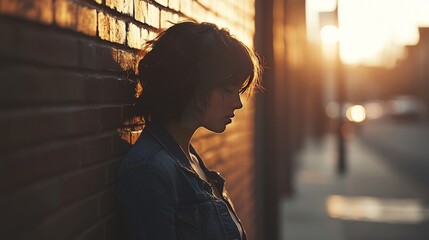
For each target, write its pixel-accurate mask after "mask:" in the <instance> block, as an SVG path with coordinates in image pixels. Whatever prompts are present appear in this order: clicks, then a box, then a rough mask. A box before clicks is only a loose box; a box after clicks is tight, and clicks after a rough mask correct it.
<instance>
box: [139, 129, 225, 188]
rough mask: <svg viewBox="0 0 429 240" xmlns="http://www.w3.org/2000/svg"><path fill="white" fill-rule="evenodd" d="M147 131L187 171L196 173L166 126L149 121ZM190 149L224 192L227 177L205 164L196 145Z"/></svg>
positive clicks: (207, 173) (210, 177)
mask: <svg viewBox="0 0 429 240" xmlns="http://www.w3.org/2000/svg"><path fill="white" fill-rule="evenodd" d="M145 129H147V131H148V132H149V133H150V134H151V135H152V136H153V137H154V138H155V140H156V141H157V142H158V143H159V144H160V145H161V146H162V147H163V148H164V149H165V150H166V151H167V152H168V153H169V154H170V155H171V157H173V158H174V159H175V160H176V162H177V163H178V164H179V166H180V167H181V168H183V169H184V170H185V171H187V172H190V173H192V174H196V172H195V171H194V170H193V169H192V167H191V164H190V162H189V160H188V158H187V157H186V155H185V153H184V152H183V151H182V149H180V146H179V144H178V143H177V142H176V140H175V139H174V138H173V136H171V134H170V133H169V132H168V131H167V129H165V127H164V126H163V125H162V124H159V123H149V124H147V126H146V127H145ZM190 151H191V153H192V154H194V155H195V156H196V157H197V159H198V162H199V164H200V166H201V168H202V170H203V171H204V173H205V174H206V176H207V178H209V179H210V180H211V181H212V182H213V184H214V185H215V186H216V188H217V189H218V190H219V191H220V192H222V190H223V187H224V183H225V178H223V177H222V176H221V175H220V174H219V173H218V172H215V171H212V170H209V169H208V168H207V167H206V165H205V164H204V162H203V160H202V159H201V157H200V156H199V155H198V153H197V152H196V151H195V149H194V147H193V146H192V144H191V146H190Z"/></svg>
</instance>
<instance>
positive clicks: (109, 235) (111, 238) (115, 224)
mask: <svg viewBox="0 0 429 240" xmlns="http://www.w3.org/2000/svg"><path fill="white" fill-rule="evenodd" d="M120 226H121V221H120V219H119V216H118V215H116V214H115V215H113V216H112V217H111V218H110V219H108V220H107V221H106V228H105V229H106V233H105V236H106V239H105V240H118V239H122V238H123V237H121V235H120Z"/></svg>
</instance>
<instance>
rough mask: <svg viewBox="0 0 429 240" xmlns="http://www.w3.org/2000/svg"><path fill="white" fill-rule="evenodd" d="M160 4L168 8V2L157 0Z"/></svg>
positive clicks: (166, 0)
mask: <svg viewBox="0 0 429 240" xmlns="http://www.w3.org/2000/svg"><path fill="white" fill-rule="evenodd" d="M155 2H157V3H158V4H160V5H162V6H164V7H167V6H168V0H155Z"/></svg>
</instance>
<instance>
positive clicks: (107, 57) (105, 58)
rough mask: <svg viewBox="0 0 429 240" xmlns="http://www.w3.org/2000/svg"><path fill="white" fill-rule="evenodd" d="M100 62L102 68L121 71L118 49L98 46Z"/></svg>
mask: <svg viewBox="0 0 429 240" xmlns="http://www.w3.org/2000/svg"><path fill="white" fill-rule="evenodd" d="M97 52H98V56H97V59H98V63H99V68H100V69H101V70H106V71H115V72H116V71H119V65H118V51H117V50H115V49H112V48H111V47H104V46H100V47H98V51H97Z"/></svg>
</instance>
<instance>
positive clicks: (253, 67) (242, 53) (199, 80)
mask: <svg viewBox="0 0 429 240" xmlns="http://www.w3.org/2000/svg"><path fill="white" fill-rule="evenodd" d="M139 55H140V56H141V59H140V60H139V62H138V78H139V81H140V84H141V86H142V91H141V93H140V95H139V96H138V97H137V99H136V104H135V114H136V115H137V116H141V117H143V118H144V120H145V122H150V121H161V122H167V121H170V120H177V121H178V120H179V119H180V116H181V114H182V112H183V111H184V109H185V108H186V107H187V106H188V105H189V104H190V103H192V101H195V100H197V99H206V100H207V97H208V95H209V93H210V91H211V90H212V89H214V88H216V87H222V86H227V85H235V84H236V85H241V89H240V93H244V92H248V93H251V92H252V91H253V89H255V88H258V87H259V81H260V75H261V65H260V61H259V58H258V56H257V55H256V54H255V52H254V51H253V50H252V49H250V48H249V47H247V46H246V45H245V44H243V43H242V42H241V41H239V40H237V39H236V38H235V37H234V36H232V35H231V34H230V33H229V31H228V30H226V29H220V28H218V27H217V26H216V25H214V24H212V23H196V22H182V23H178V24H175V25H173V26H172V27H170V28H168V29H167V30H164V31H162V32H161V33H159V35H158V36H157V37H156V38H155V39H153V40H151V41H148V42H146V44H145V45H144V47H143V48H142V50H141V52H140V54H139Z"/></svg>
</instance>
